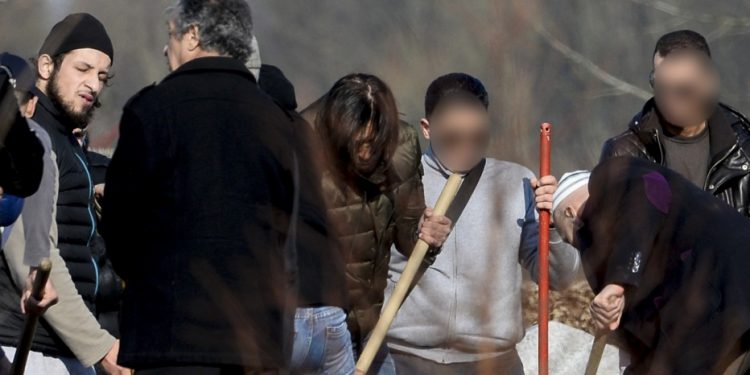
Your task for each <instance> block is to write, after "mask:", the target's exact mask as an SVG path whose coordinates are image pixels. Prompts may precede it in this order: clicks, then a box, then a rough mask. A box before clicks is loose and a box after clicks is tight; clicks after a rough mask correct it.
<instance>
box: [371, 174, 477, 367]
mask: <svg viewBox="0 0 750 375" xmlns="http://www.w3.org/2000/svg"><path fill="white" fill-rule="evenodd" d="M461 181H462V176H460V175H458V174H453V175H451V176H450V177H449V178H448V182H447V183H446V184H445V187H444V188H443V191H442V192H441V193H440V197H438V200H437V203H436V204H435V207H434V208H433V212H434V214H435V215H445V212H446V211H448V207H449V206H450V205H451V203H452V202H453V198H455V197H456V193H457V192H458V188H459V187H460V186H461ZM427 250H429V245H428V244H427V243H426V242H424V241H422V240H418V241H417V244H416V245H415V246H414V250H413V251H412V253H411V255H410V256H409V261H408V262H407V263H406V267H405V268H404V272H403V273H402V274H401V278H400V279H399V280H398V282H397V283H396V286H395V287H394V289H393V294H391V297H390V298H389V299H388V302H387V303H386V304H385V306H384V307H383V311H382V312H381V314H380V319H378V323H377V324H376V325H375V328H374V329H373V330H372V333H371V334H370V339H369V340H368V341H367V345H365V348H364V350H362V353H361V354H360V356H359V360H358V361H357V372H358V373H360V372H361V373H363V374H366V373H367V371H368V370H369V369H370V365H372V361H373V360H374V359H375V355H376V354H377V353H378V349H380V346H381V345H382V344H383V340H384V339H385V335H386V333H387V332H388V328H390V326H391V323H393V319H394V318H395V317H396V313H397V312H398V309H399V307H401V304H402V303H403V302H404V299H405V298H406V294H407V292H408V290H409V286H410V285H411V283H412V281H413V280H414V277H415V276H416V274H417V270H418V269H419V265H420V264H422V260H424V257H425V255H427Z"/></svg>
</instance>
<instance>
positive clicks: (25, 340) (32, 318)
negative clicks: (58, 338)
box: [10, 258, 52, 375]
mask: <svg viewBox="0 0 750 375" xmlns="http://www.w3.org/2000/svg"><path fill="white" fill-rule="evenodd" d="M51 270H52V262H50V260H49V259H48V258H44V259H42V261H41V262H40V263H39V268H37V270H36V276H35V277H34V285H32V287H31V295H32V297H33V298H34V299H36V300H37V301H41V300H42V298H44V286H45V285H46V284H47V280H49V274H50V271H51ZM38 320H39V315H35V314H31V313H28V314H26V321H25V322H24V326H23V332H22V333H21V338H20V339H19V340H18V345H16V355H15V356H14V357H13V365H12V366H11V368H10V373H11V374H13V375H23V373H24V372H25V370H26V360H27V359H28V358H29V351H30V350H31V342H32V341H33V339H34V332H35V331H36V323H37V321H38Z"/></svg>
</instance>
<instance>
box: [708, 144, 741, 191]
mask: <svg viewBox="0 0 750 375" xmlns="http://www.w3.org/2000/svg"><path fill="white" fill-rule="evenodd" d="M736 149H737V144H736V143H735V144H734V145H733V146H732V148H730V149H729V151H727V152H726V153H725V154H724V156H722V157H721V159H719V160H717V161H716V163H714V164H713V165H712V166H711V168H709V169H708V175H706V182H704V183H703V190H707V189H708V187H709V186H708V181H709V178H710V177H711V173H713V172H714V169H716V167H718V166H719V164H721V163H722V162H723V161H724V160H726V158H728V157H729V155H731V154H732V153H733V152H734V150H736ZM716 188H718V186H714V187H713V189H712V190H714V189H716Z"/></svg>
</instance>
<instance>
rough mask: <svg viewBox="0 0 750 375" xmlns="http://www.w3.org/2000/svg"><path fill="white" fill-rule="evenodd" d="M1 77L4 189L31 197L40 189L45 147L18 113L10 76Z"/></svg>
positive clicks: (0, 169) (1, 181)
mask: <svg viewBox="0 0 750 375" xmlns="http://www.w3.org/2000/svg"><path fill="white" fill-rule="evenodd" d="M0 77H1V78H2V82H0V187H2V189H3V191H4V192H5V193H8V194H13V195H16V196H19V197H28V196H30V195H32V194H34V192H36V190H37V188H39V182H40V181H41V178H42V170H43V166H44V163H43V156H44V148H43V147H42V145H41V143H40V142H39V139H37V137H36V135H34V133H33V132H32V131H31V129H29V126H28V124H27V123H26V119H25V118H23V117H22V116H21V113H20V112H19V111H18V104H17V102H16V97H15V95H14V93H13V87H12V86H11V85H10V83H9V82H8V77H7V75H4V74H0Z"/></svg>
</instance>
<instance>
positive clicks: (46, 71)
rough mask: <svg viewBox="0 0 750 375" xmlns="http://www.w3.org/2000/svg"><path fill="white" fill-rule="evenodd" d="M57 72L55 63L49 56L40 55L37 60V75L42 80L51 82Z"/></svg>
mask: <svg viewBox="0 0 750 375" xmlns="http://www.w3.org/2000/svg"><path fill="white" fill-rule="evenodd" d="M54 70H55V61H54V60H53V59H52V56H50V55H48V54H46V53H45V54H43V55H40V56H39V57H38V58H37V60H36V75H37V77H39V78H40V79H42V80H45V81H47V80H49V79H50V77H51V76H52V72H53V71H54Z"/></svg>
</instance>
